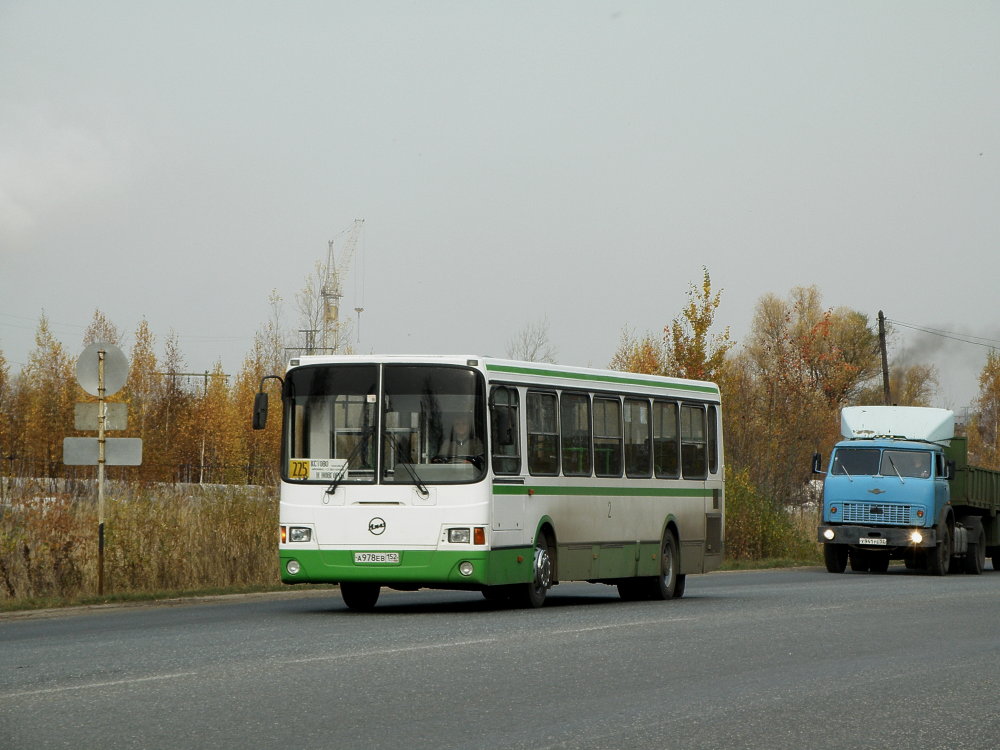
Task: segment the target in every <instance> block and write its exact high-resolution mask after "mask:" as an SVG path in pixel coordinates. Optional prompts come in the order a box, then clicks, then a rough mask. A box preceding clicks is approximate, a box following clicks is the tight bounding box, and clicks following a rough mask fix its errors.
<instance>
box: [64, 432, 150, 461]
mask: <svg viewBox="0 0 1000 750" xmlns="http://www.w3.org/2000/svg"><path fill="white" fill-rule="evenodd" d="M97 458H98V445H97V438H72V437H68V438H63V463H64V464H66V465H67V466H97ZM140 464H142V439H141V438H105V440H104V465H105V466H139V465H140Z"/></svg>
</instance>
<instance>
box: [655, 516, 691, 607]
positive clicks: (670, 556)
mask: <svg viewBox="0 0 1000 750" xmlns="http://www.w3.org/2000/svg"><path fill="white" fill-rule="evenodd" d="M679 562H680V560H679V558H678V557H677V540H676V539H674V534H673V532H671V531H668V532H667V533H666V534H665V535H664V537H663V550H662V552H660V575H658V576H657V577H656V578H654V579H652V580H651V581H650V587H649V594H650V596H649V598H650V599H657V600H661V601H662V600H664V599H674V598H675V597H677V596H679V594H678V593H677V579H678V578H680V576H679V575H678V574H677V568H678V567H679V566H678V563H679ZM681 593H684V589H683V587H682V588H681Z"/></svg>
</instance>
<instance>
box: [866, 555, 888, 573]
mask: <svg viewBox="0 0 1000 750" xmlns="http://www.w3.org/2000/svg"><path fill="white" fill-rule="evenodd" d="M868 570H870V571H871V572H872V573H885V572H886V571H887V570H889V553H888V552H869V553H868Z"/></svg>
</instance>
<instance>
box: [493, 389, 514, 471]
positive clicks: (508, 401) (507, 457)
mask: <svg viewBox="0 0 1000 750" xmlns="http://www.w3.org/2000/svg"><path fill="white" fill-rule="evenodd" d="M491 404H492V406H493V409H492V415H491V416H492V420H491V422H492V431H493V434H492V436H491V437H492V438H493V439H492V444H493V472H494V473H495V474H520V473H521V451H520V446H519V445H518V442H519V440H518V438H519V435H520V432H521V427H520V422H519V421H518V420H519V416H518V394H517V389H516V388H505V387H497V388H494V389H493V398H492V400H491Z"/></svg>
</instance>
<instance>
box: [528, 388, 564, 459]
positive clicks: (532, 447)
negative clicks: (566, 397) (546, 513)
mask: <svg viewBox="0 0 1000 750" xmlns="http://www.w3.org/2000/svg"><path fill="white" fill-rule="evenodd" d="M526 406H527V410H528V412H527V421H528V471H529V472H531V473H532V474H536V475H541V476H554V475H556V474H558V473H559V423H558V416H557V415H558V413H559V411H558V406H557V403H556V394H554V393H541V392H539V391H529V392H528V399H527V404H526Z"/></svg>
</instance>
